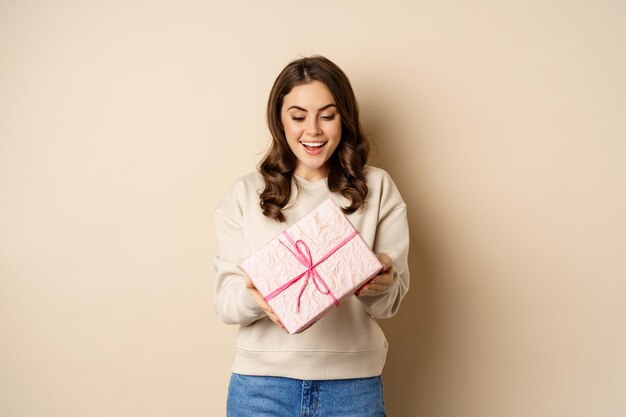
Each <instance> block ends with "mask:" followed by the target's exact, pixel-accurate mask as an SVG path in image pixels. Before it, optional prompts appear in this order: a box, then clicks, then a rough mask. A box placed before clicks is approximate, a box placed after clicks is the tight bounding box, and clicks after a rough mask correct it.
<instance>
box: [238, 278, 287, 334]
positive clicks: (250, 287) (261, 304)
mask: <svg viewBox="0 0 626 417" xmlns="http://www.w3.org/2000/svg"><path fill="white" fill-rule="evenodd" d="M246 288H247V289H248V292H249V293H250V295H251V296H252V299H253V300H254V302H255V303H257V305H258V306H259V307H261V309H262V310H263V311H264V312H265V314H267V317H269V318H270V320H272V321H273V322H274V323H276V324H277V325H278V326H279V327H280V328H281V329H283V330H284V331H285V332H287V329H286V328H285V326H284V325H283V324H282V323H281V322H280V320H279V319H278V316H276V314H274V310H272V307H270V305H269V304H267V301H265V300H264V299H263V296H262V295H261V293H260V292H259V290H257V289H256V287H255V286H254V284H253V283H252V280H251V279H250V278H246Z"/></svg>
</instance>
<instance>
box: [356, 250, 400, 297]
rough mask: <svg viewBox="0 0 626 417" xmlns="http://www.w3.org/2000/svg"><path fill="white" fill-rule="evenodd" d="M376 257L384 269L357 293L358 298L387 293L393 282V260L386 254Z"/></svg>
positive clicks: (378, 254)
mask: <svg viewBox="0 0 626 417" xmlns="http://www.w3.org/2000/svg"><path fill="white" fill-rule="evenodd" d="M376 257H377V258H378V260H379V261H380V263H381V264H383V269H381V271H380V272H379V273H378V275H376V276H375V277H374V278H372V279H371V280H369V281H368V282H367V283H365V285H363V286H362V287H361V288H359V289H358V290H357V291H356V293H355V294H356V295H357V296H358V297H360V296H364V295H377V294H380V293H381V292H383V291H385V290H386V289H387V287H389V285H391V283H392V282H393V275H394V274H393V266H392V265H391V258H390V257H389V255H387V254H386V253H377V254H376Z"/></svg>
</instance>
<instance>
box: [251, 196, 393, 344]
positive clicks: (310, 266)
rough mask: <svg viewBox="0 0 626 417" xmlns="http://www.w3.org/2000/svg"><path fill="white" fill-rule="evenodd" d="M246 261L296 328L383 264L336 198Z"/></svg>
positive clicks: (259, 284) (294, 330)
mask: <svg viewBox="0 0 626 417" xmlns="http://www.w3.org/2000/svg"><path fill="white" fill-rule="evenodd" d="M240 266H241V268H242V269H243V270H244V271H245V272H246V274H247V275H248V276H249V277H250V279H251V280H252V282H253V283H254V285H255V287H256V288H257V289H258V290H259V292H260V293H261V294H262V295H263V297H264V298H265V299H266V301H267V302H268V304H269V305H270V306H271V307H272V309H273V310H274V313H275V314H276V315H277V316H278V318H279V319H280V321H281V322H282V323H283V324H284V326H285V327H286V329H287V331H288V332H289V333H291V334H293V333H299V332H301V331H303V330H304V329H306V328H307V327H309V326H310V325H311V324H313V323H314V322H315V321H317V320H319V319H320V318H321V317H322V316H323V315H324V314H326V313H327V312H328V311H330V310H331V309H332V308H333V307H335V306H338V305H339V303H340V302H341V300H342V299H344V298H346V297H348V296H350V295H352V294H353V293H354V292H355V291H356V290H357V289H358V288H359V287H361V286H362V285H363V284H364V283H365V282H367V281H368V280H370V279H371V278H372V277H374V276H375V275H376V274H377V273H378V272H379V271H380V270H381V269H382V264H381V263H380V261H379V260H378V259H377V258H376V255H375V254H374V253H373V252H372V250H371V249H370V248H369V246H367V243H365V241H364V240H363V238H362V237H361V235H359V234H358V232H357V231H356V230H355V229H354V227H353V226H352V224H351V223H350V222H349V221H348V219H347V218H346V216H345V215H344V214H343V212H342V211H341V209H340V208H339V207H338V206H337V205H336V204H335V203H334V202H333V201H332V200H330V199H329V200H326V201H325V202H324V203H322V204H320V205H319V206H318V207H317V208H316V209H315V210H313V211H312V212H310V213H309V214H307V215H306V216H304V217H303V218H302V219H300V220H299V221H298V222H297V223H296V224H294V225H292V226H291V227H289V228H288V229H287V230H285V231H284V232H283V233H281V234H280V235H278V236H277V237H276V238H274V239H273V240H271V241H270V242H269V243H267V244H266V245H265V246H263V247H262V248H260V249H259V250H258V251H256V252H255V253H254V254H252V256H250V257H249V258H248V259H246V260H245V261H244V262H242V264H241V265H240Z"/></svg>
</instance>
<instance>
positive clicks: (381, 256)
mask: <svg viewBox="0 0 626 417" xmlns="http://www.w3.org/2000/svg"><path fill="white" fill-rule="evenodd" d="M376 257H377V258H378V260H379V261H380V263H381V264H383V269H382V270H383V271H386V270H388V269H389V268H391V265H392V264H391V258H390V257H389V255H387V254H386V253H377V254H376Z"/></svg>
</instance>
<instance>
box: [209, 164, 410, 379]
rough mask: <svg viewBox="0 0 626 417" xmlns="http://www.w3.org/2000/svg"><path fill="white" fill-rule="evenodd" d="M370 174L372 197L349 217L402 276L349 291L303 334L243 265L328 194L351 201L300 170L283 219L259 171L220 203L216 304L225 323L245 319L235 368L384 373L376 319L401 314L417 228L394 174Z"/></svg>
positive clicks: (305, 375)
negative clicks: (271, 313)
mask: <svg viewBox="0 0 626 417" xmlns="http://www.w3.org/2000/svg"><path fill="white" fill-rule="evenodd" d="M365 175H366V180H367V186H368V187H369V193H368V196H367V200H366V204H365V205H364V207H363V208H362V209H361V210H358V211H356V212H355V213H352V214H349V215H348V216H347V217H348V219H349V220H350V222H351V223H352V225H353V226H354V227H355V228H356V229H357V230H358V231H359V233H360V234H361V236H362V237H363V239H364V240H365V242H367V244H368V245H369V247H370V248H372V250H373V251H374V252H375V253H386V254H388V255H389V256H390V257H391V259H392V262H393V269H394V271H395V277H394V281H393V283H392V284H391V285H390V286H389V287H388V288H387V289H386V290H385V292H384V293H382V294H378V295H372V296H362V297H356V296H351V297H349V298H348V299H346V300H345V301H343V302H342V304H341V305H340V306H339V307H338V308H335V309H334V310H332V311H331V312H330V313H329V314H327V315H326V316H324V317H323V318H322V319H321V320H320V321H318V322H317V323H315V324H314V325H313V326H311V327H309V328H308V329H307V330H305V331H304V332H302V333H299V334H295V335H289V334H287V333H285V332H284V331H283V330H281V329H280V328H279V327H278V326H277V325H276V324H275V323H274V322H273V321H271V320H270V319H269V318H268V317H267V316H266V315H265V313H264V312H263V310H261V308H259V307H258V306H257V305H256V303H255V302H254V301H253V299H252V297H251V296H250V294H249V293H248V290H247V289H246V285H245V275H244V273H243V271H242V270H241V269H240V268H238V265H239V264H240V263H241V261H243V260H244V259H246V258H247V257H248V256H250V254H252V253H253V252H254V251H256V250H257V249H259V248H260V247H262V246H263V245H265V244H266V243H267V242H268V241H270V240H271V239H273V238H274V237H276V236H277V235H278V234H280V233H281V232H282V231H283V230H285V229H286V228H287V227H289V226H290V225H292V224H293V223H295V222H297V221H298V220H299V219H300V218H301V217H303V216H304V215H305V214H307V213H309V212H310V211H311V210H313V209H314V208H316V207H317V206H318V205H319V204H321V203H322V202H324V201H325V200H326V199H328V198H332V199H333V200H334V201H335V202H336V203H337V204H338V205H339V206H341V207H346V206H347V205H348V200H347V199H346V198H344V197H343V196H341V195H340V194H338V193H332V192H330V191H329V189H328V186H327V179H321V180H317V181H308V180H305V179H304V178H302V177H299V176H295V182H296V183H297V187H295V186H294V187H292V195H291V201H290V203H289V204H288V205H287V207H288V208H287V209H286V210H284V211H283V212H284V214H285V217H286V220H287V221H286V222H284V223H279V222H277V221H276V220H273V219H270V218H267V217H265V216H264V215H263V213H262V212H261V209H260V208H259V193H260V191H262V190H263V188H264V181H263V178H262V177H261V174H260V173H259V172H258V171H255V172H252V173H250V174H248V175H245V176H244V177H241V178H239V179H238V180H236V181H235V182H234V184H233V185H232V186H231V187H230V189H229V190H228V192H227V193H226V195H225V196H224V198H223V199H222V201H221V202H220V203H219V205H218V206H217V208H216V210H215V212H214V221H215V232H216V237H217V255H216V256H215V257H214V260H213V264H214V266H215V271H216V277H215V287H214V289H215V292H214V293H215V309H216V312H217V314H218V315H219V316H220V318H221V319H222V320H223V321H224V322H225V323H227V324H237V325H240V327H239V332H238V334H237V338H236V342H235V359H234V364H233V369H232V370H233V372H236V373H240V374H245V375H267V376H284V377H290V378H298V379H310V380H314V379H344V378H363V377H370V376H377V375H380V374H381V372H382V369H383V366H384V364H385V357H386V355H387V346H388V344H387V340H386V339H385V336H384V334H383V332H382V330H381V329H380V327H379V326H378V324H377V323H376V320H375V319H380V318H388V317H391V316H393V315H394V314H395V313H396V312H397V311H398V308H399V306H400V301H401V300H402V298H403V297H404V295H405V294H406V292H407V290H408V288H409V270H408V266H407V256H408V249H409V230H408V223H407V215H406V204H405V203H404V201H403V200H402V197H401V196H400V193H399V192H398V189H397V188H396V186H395V184H394V183H393V181H392V179H391V177H390V176H389V174H388V173H387V172H386V171H384V170H382V169H380V168H375V167H371V166H368V167H366V169H365ZM294 200H295V203H294Z"/></svg>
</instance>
